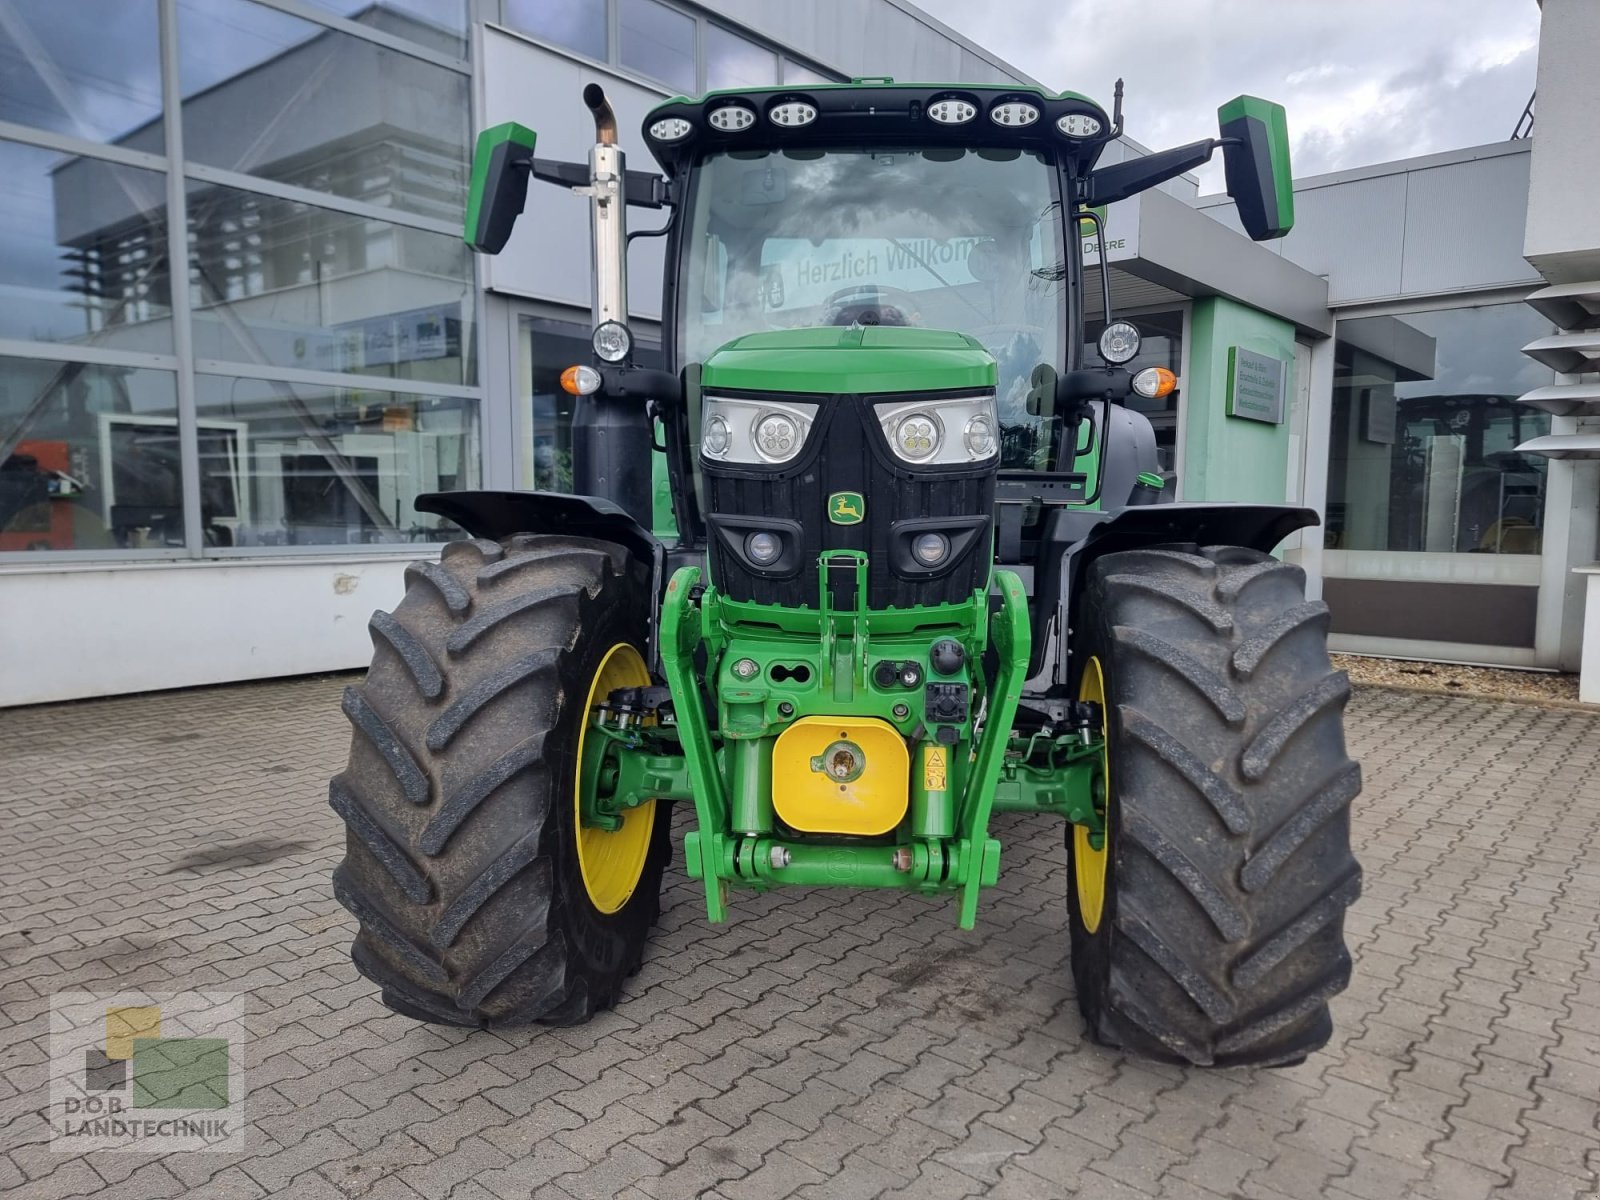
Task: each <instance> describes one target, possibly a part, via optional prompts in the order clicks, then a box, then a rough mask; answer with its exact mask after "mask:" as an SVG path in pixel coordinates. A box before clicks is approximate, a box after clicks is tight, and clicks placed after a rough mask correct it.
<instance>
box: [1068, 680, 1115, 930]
mask: <svg viewBox="0 0 1600 1200" xmlns="http://www.w3.org/2000/svg"><path fill="white" fill-rule="evenodd" d="M1078 699H1079V700H1092V701H1094V703H1096V704H1098V705H1099V706H1100V738H1101V747H1102V748H1101V751H1100V781H1101V785H1102V787H1103V789H1104V791H1103V793H1102V794H1103V795H1104V796H1105V797H1106V814H1105V830H1106V833H1105V837H1104V838H1103V839H1102V841H1101V845H1100V849H1098V850H1096V849H1095V848H1094V846H1093V845H1092V844H1091V843H1090V841H1089V831H1088V829H1086V828H1085V827H1084V826H1082V825H1074V826H1073V827H1072V874H1073V879H1074V886H1076V887H1077V889H1078V916H1079V917H1080V918H1081V919H1082V920H1083V927H1084V928H1085V929H1087V930H1088V931H1089V932H1090V933H1093V932H1094V931H1095V930H1097V929H1099V928H1100V918H1101V916H1102V915H1103V914H1104V913H1105V907H1106V868H1107V867H1108V866H1109V864H1110V861H1111V854H1110V846H1111V802H1110V797H1111V756H1110V754H1108V753H1107V752H1106V750H1105V749H1104V746H1105V736H1106V681H1105V675H1104V674H1103V673H1102V671H1101V669H1100V660H1099V659H1098V658H1091V659H1090V660H1089V662H1088V665H1087V666H1085V667H1084V668H1083V681H1082V682H1081V683H1079V685H1078Z"/></svg>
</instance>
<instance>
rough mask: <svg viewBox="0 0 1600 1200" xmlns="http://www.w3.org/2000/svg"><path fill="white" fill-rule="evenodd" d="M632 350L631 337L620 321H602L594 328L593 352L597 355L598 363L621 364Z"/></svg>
mask: <svg viewBox="0 0 1600 1200" xmlns="http://www.w3.org/2000/svg"><path fill="white" fill-rule="evenodd" d="M632 349H633V335H632V334H630V333H629V332H628V327H627V326H626V325H624V324H623V323H622V322H621V321H602V322H600V324H599V325H597V326H595V331H594V352H595V353H596V354H597V355H599V357H600V361H602V362H608V363H617V362H621V361H622V360H623V359H625V358H627V357H628V351H629V350H632Z"/></svg>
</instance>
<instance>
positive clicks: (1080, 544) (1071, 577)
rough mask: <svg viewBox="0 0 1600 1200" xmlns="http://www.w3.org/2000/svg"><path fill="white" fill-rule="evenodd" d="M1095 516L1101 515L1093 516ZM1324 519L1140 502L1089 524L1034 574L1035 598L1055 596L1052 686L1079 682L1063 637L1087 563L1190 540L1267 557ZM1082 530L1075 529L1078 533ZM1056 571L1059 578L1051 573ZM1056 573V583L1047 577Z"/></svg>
mask: <svg viewBox="0 0 1600 1200" xmlns="http://www.w3.org/2000/svg"><path fill="white" fill-rule="evenodd" d="M1073 515H1074V517H1080V518H1087V517H1089V516H1090V515H1091V514H1088V513H1075V514H1073ZM1094 515H1096V516H1098V515H1099V514H1094ZM1321 523H1322V519H1321V518H1320V517H1319V516H1317V514H1316V511H1315V510H1314V509H1309V508H1300V507H1297V506H1294V505H1289V504H1208V503H1176V504H1141V505H1134V506H1133V507H1130V508H1122V509H1118V510H1117V511H1115V512H1112V513H1107V514H1105V515H1104V517H1103V518H1102V519H1100V520H1097V521H1095V522H1094V523H1093V524H1092V525H1090V526H1089V527H1088V529H1087V531H1085V532H1082V533H1081V536H1078V537H1076V538H1075V539H1074V540H1073V542H1072V543H1071V544H1070V545H1068V546H1066V547H1065V548H1064V549H1062V550H1061V552H1060V558H1059V559H1058V560H1057V563H1058V564H1059V565H1058V566H1057V564H1052V563H1041V564H1040V567H1041V571H1040V573H1039V575H1038V576H1037V578H1038V580H1039V583H1040V584H1042V585H1043V586H1041V587H1040V588H1039V589H1038V590H1037V591H1036V599H1035V603H1038V599H1037V597H1043V596H1048V595H1051V594H1052V593H1054V594H1056V595H1057V596H1059V600H1058V611H1057V614H1056V624H1055V633H1056V636H1055V637H1054V638H1052V639H1050V641H1051V642H1052V647H1051V648H1052V650H1053V652H1054V662H1053V664H1052V666H1053V670H1052V674H1053V676H1054V680H1053V682H1054V683H1055V684H1056V685H1057V686H1065V687H1068V688H1070V687H1072V686H1073V685H1075V683H1076V680H1077V670H1076V662H1075V657H1074V655H1073V654H1072V646H1071V639H1070V638H1069V637H1067V636H1065V634H1066V632H1067V631H1068V630H1070V629H1071V627H1072V625H1071V614H1072V610H1073V608H1074V606H1075V605H1076V604H1077V602H1078V597H1079V595H1080V594H1081V592H1082V589H1083V581H1084V578H1085V575H1086V574H1087V570H1088V567H1089V564H1090V563H1092V562H1093V561H1094V560H1095V559H1097V558H1099V557H1100V556H1101V555H1102V554H1115V553H1117V552H1118V551H1122V550H1137V549H1139V548H1140V547H1142V546H1162V545H1171V544H1172V543H1174V542H1180V543H1181V542H1188V543H1192V544H1194V545H1197V546H1246V547H1248V548H1250V549H1252V550H1259V551H1261V552H1262V553H1263V554H1270V553H1271V552H1272V551H1273V550H1275V549H1276V548H1277V546H1278V543H1279V542H1281V541H1283V539H1284V538H1286V537H1288V536H1289V535H1290V534H1291V533H1293V532H1294V531H1295V530H1297V529H1306V528H1309V527H1311V526H1314V525H1320V524H1321ZM1079 530H1082V526H1079V527H1078V529H1077V530H1074V532H1075V533H1077V532H1078V531H1079ZM1052 566H1055V567H1056V570H1057V571H1059V574H1056V573H1055V572H1054V571H1052V570H1050V568H1051V567H1052ZM1052 575H1054V579H1051V578H1050V577H1051V576H1052ZM1042 640H1043V639H1038V640H1037V641H1036V642H1035V646H1036V649H1035V651H1034V653H1035V654H1036V655H1040V656H1041V657H1040V659H1039V660H1037V661H1036V662H1035V663H1033V664H1032V667H1033V670H1032V671H1030V674H1034V673H1036V672H1037V671H1038V670H1040V669H1042V668H1043V667H1044V666H1045V662H1044V661H1043V655H1044V653H1045V651H1044V650H1043V648H1042V647H1039V646H1038V641H1042Z"/></svg>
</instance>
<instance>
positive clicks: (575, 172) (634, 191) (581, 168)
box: [516, 158, 672, 208]
mask: <svg viewBox="0 0 1600 1200" xmlns="http://www.w3.org/2000/svg"><path fill="white" fill-rule="evenodd" d="M516 165H517V166H518V167H519V168H521V169H524V170H528V171H530V172H531V173H532V175H533V177H534V178H535V179H537V180H538V181H539V182H540V183H553V184H555V185H556V186H557V187H564V188H586V187H588V186H589V164H588V163H575V162H563V161H561V160H559V159H554V158H535V159H533V160H532V161H531V162H529V163H517V164H516ZM622 186H623V197H624V199H626V200H627V202H628V203H629V204H632V205H634V206H636V207H638V208H666V207H667V206H668V205H670V204H671V203H672V188H671V185H670V184H669V183H668V181H667V180H666V179H665V178H664V177H663V176H660V175H657V174H655V173H654V172H652V171H634V170H631V169H630V170H629V171H628V172H627V174H626V176H625V177H624V179H623V184H622Z"/></svg>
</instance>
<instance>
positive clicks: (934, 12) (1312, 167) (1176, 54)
mask: <svg viewBox="0 0 1600 1200" xmlns="http://www.w3.org/2000/svg"><path fill="white" fill-rule="evenodd" d="M914 2H915V3H916V4H917V5H918V7H920V8H922V9H923V10H924V11H925V12H927V13H929V14H930V15H931V16H934V17H937V18H938V19H939V20H941V21H943V22H944V23H945V24H947V25H949V26H950V27H951V28H953V29H955V30H957V31H958V32H960V33H962V34H965V35H966V36H967V37H969V38H971V39H972V40H973V41H975V42H977V43H978V44H979V45H981V46H984V47H987V48H988V49H989V50H992V51H993V52H995V53H996V54H998V55H1000V57H1002V58H1004V59H1005V60H1006V61H1008V62H1010V63H1012V64H1014V65H1016V66H1018V67H1020V68H1021V69H1022V70H1024V71H1026V72H1027V73H1028V74H1029V75H1032V76H1033V77H1034V78H1035V79H1037V80H1039V81H1040V82H1041V83H1044V84H1046V85H1048V86H1050V87H1052V88H1071V89H1072V90H1074V91H1080V92H1084V93H1085V94H1087V95H1090V96H1093V97H1095V98H1096V99H1097V100H1100V101H1101V102H1102V103H1104V104H1106V105H1107V106H1109V105H1110V103H1111V88H1112V83H1113V82H1114V80H1115V79H1116V77H1117V76H1118V75H1119V74H1120V75H1121V76H1122V77H1123V79H1124V80H1126V95H1125V97H1124V101H1123V106H1124V112H1125V115H1126V120H1127V126H1126V129H1127V133H1128V136H1130V137H1132V138H1134V139H1135V140H1136V141H1139V142H1142V143H1144V144H1145V145H1147V146H1149V147H1151V148H1152V149H1162V148H1164V147H1166V146H1169V145H1176V144H1178V143H1180V142H1187V141H1194V140H1195V139H1198V138H1202V137H1208V136H1212V135H1214V134H1215V133H1216V108H1217V105H1218V104H1220V103H1221V102H1222V101H1224V100H1226V99H1228V98H1229V97H1231V96H1234V95H1237V94H1238V93H1240V92H1249V93H1251V94H1253V95H1257V96H1264V97H1266V98H1267V99H1269V100H1276V101H1278V102H1279V103H1281V104H1283V105H1285V106H1286V107H1287V108H1288V110H1289V134H1290V137H1291V138H1292V140H1293V158H1294V173H1295V175H1296V176H1297V177H1298V176H1304V175H1315V174H1320V173H1321V172H1324V171H1336V170H1339V169H1341V168H1344V167H1354V166H1362V165H1365V164H1367V163H1377V162H1387V161H1390V160H1392V159H1397V158H1406V157H1409V156H1411V155H1416V154H1428V153H1432V152H1434V151H1438V150H1451V149H1456V148H1458V147H1461V146H1476V145H1481V144H1482V143H1484V142H1497V141H1503V140H1504V139H1506V138H1508V137H1510V136H1511V131H1512V129H1513V128H1514V127H1515V125H1516V122H1517V118H1518V117H1519V116H1520V115H1521V113H1522V108H1523V105H1525V104H1526V103H1527V102H1528V96H1529V95H1530V94H1531V93H1532V92H1533V80H1534V64H1535V59H1536V56H1537V48H1538V37H1539V8H1538V5H1537V4H1536V3H1535V0H1007V2H1004V3H979V2H975V0H914ZM1221 186H1222V176H1221V168H1220V165H1219V164H1216V163H1214V164H1212V165H1211V166H1209V167H1208V168H1207V169H1206V171H1205V172H1202V175H1201V190H1202V191H1206V192H1209V191H1217V190H1220V188H1221Z"/></svg>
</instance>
